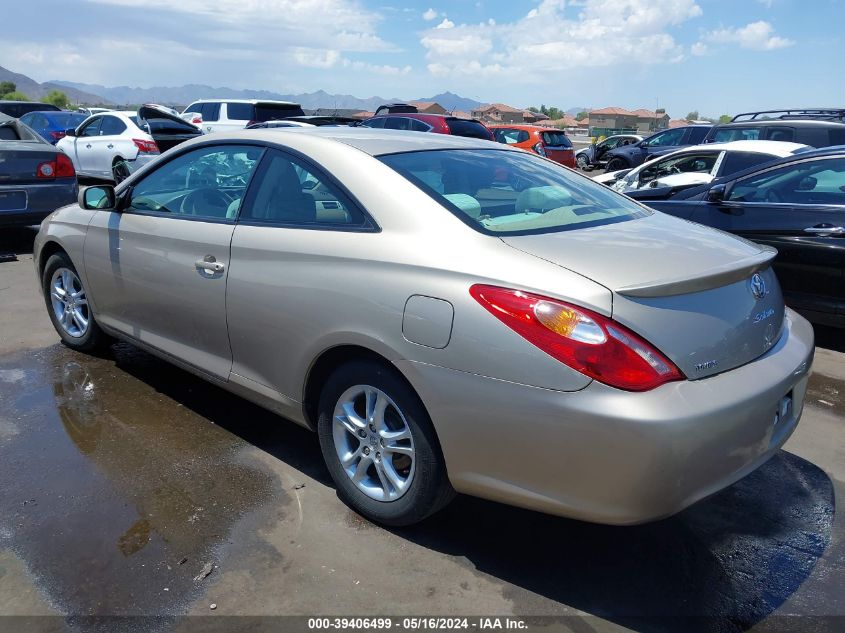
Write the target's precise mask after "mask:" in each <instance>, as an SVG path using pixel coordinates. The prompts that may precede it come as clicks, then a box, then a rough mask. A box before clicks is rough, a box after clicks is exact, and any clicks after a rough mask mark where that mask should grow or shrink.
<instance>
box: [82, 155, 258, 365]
mask: <svg viewBox="0 0 845 633" xmlns="http://www.w3.org/2000/svg"><path fill="white" fill-rule="evenodd" d="M263 151H264V150H263V148H261V147H259V146H254V145H205V146H202V147H198V148H195V149H192V150H189V151H187V152H183V153H182V154H179V155H178V156H175V157H173V158H172V159H170V160H168V161H167V162H165V163H163V164H161V165H159V166H158V168H157V169H155V170H154V171H152V172H150V173H149V174H147V175H146V176H144V177H143V178H142V179H141V180H139V181H136V182H133V183H132V186H131V187H129V188H122V189H121V190H120V191H119V194H118V195H119V198H120V204H119V209H120V210H117V211H101V212H97V213H96V214H95V215H94V217H93V219H92V221H91V224H90V225H89V228H88V234H87V237H86V239H85V246H84V261H85V272H86V275H87V278H88V284H89V287H90V293H89V294H90V296H91V297H93V299H94V305H95V309H96V314H97V318H98V319H99V320H100V322H101V323H102V324H103V325H104V326H106V327H111V328H114V329H115V330H118V331H119V332H122V333H124V334H126V335H128V336H131V337H132V338H134V339H135V340H137V341H139V342H140V343H142V344H146V345H148V346H151V347H153V348H155V349H157V350H160V351H162V352H164V353H166V354H168V355H170V356H172V357H173V358H175V359H178V360H181V361H182V362H184V363H185V364H187V365H189V366H191V367H193V368H197V369H198V370H200V371H201V372H203V373H205V374H207V375H211V376H215V377H217V378H221V379H226V378H227V377H228V374H229V370H230V368H231V361H232V358H231V350H230V347H229V337H228V332H227V327H226V281H227V277H228V274H229V246H230V242H231V239H232V231H233V229H234V226H235V219H236V215H237V211H238V209H239V207H240V204H241V201H242V200H243V197H244V194H245V190H246V186H247V183H248V182H249V179H250V177H251V175H252V172H253V170H254V169H255V167H256V166H257V164H258V160H259V158H260V156H261V154H262V152H263Z"/></svg>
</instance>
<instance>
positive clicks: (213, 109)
mask: <svg viewBox="0 0 845 633" xmlns="http://www.w3.org/2000/svg"><path fill="white" fill-rule="evenodd" d="M200 114H202V121H203V123H206V122H208V121H219V120H220V104H219V103H203V104H202V105H200Z"/></svg>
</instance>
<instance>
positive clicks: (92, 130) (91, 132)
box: [79, 117, 103, 136]
mask: <svg viewBox="0 0 845 633" xmlns="http://www.w3.org/2000/svg"><path fill="white" fill-rule="evenodd" d="M102 122H103V118H102V117H97V118H96V119H94V120H93V121H91V122H90V123H88V124H87V125H86V126H85V127H84V128H82V129H81V130H79V136H99V135H100V124H101V123H102Z"/></svg>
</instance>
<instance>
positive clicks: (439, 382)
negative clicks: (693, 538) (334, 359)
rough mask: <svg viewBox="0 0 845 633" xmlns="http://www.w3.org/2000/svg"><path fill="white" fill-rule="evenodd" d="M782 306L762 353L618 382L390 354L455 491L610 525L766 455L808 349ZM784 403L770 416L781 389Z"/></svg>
mask: <svg viewBox="0 0 845 633" xmlns="http://www.w3.org/2000/svg"><path fill="white" fill-rule="evenodd" d="M813 345H814V341H813V331H812V328H811V327H810V325H809V323H808V322H807V321H806V320H805V319H803V318H802V317H800V316H799V315H797V314H796V313H794V312H792V311H788V317H787V327H786V328H785V330H784V334H783V336H782V338H781V340H780V341H779V342H778V343H777V344H776V345H775V346H774V347H773V348H772V349H771V350H769V352H767V353H766V354H765V355H764V356H762V357H760V358H758V359H756V360H755V361H753V362H751V363H749V364H747V365H745V366H742V367H739V368H737V369H734V370H732V371H728V372H725V373H723V374H719V375H717V376H712V377H710V378H706V379H702V380H696V381H683V382H676V383H670V384H666V385H663V386H662V387H659V388H657V389H655V390H653V391H649V392H645V393H628V392H624V391H620V390H617V389H613V388H611V387H608V386H606V385H603V384H601V383H598V382H593V383H591V384H590V385H589V386H588V387H587V388H585V389H583V390H581V391H579V392H574V393H561V392H557V391H551V390H546V389H538V388H534V387H529V386H525V385H519V384H515V383H510V382H505V381H501V380H494V379H491V378H485V377H482V376H478V375H475V374H468V373H464V372H458V371H453V370H449V369H445V368H442V367H436V366H432V365H424V364H421V363H415V362H412V361H401V362H399V363H397V366H399V368H400V369H401V370H402V371H403V372H404V373H405V375H406V376H407V377H408V379H409V380H410V381H411V383H412V384H413V385H414V387H415V388H417V390H418V393H419V394H420V396H421V397H422V399H423V402H424V403H425V404H426V407H427V408H428V411H429V413H430V415H431V418H432V421H433V422H434V425H435V428H436V430H437V433H438V436H439V438H440V442H441V445H442V448H443V454H444V457H445V459H446V465H447V468H448V471H449V478H450V480H451V481H452V484H453V485H454V486H455V488H456V489H457V490H458V491H459V492H464V493H467V494H472V495H476V496H479V497H484V498H487V499H491V500H494V501H500V502H503V503H507V504H511V505H516V506H521V507H526V508H530V509H535V510H540V511H543V512H549V513H552V514H559V515H563V516H569V517H573V518H578V519H583V520H587V521H594V522H598V523H610V524H620V525H624V524H636V523H643V522H647V521H651V520H655V519H659V518H662V517H665V516H669V515H671V514H674V513H676V512H679V511H680V510H682V509H684V508H685V507H687V506H689V505H691V504H693V503H695V502H696V501H698V500H700V499H702V498H704V497H706V496H708V495H710V494H713V493H715V492H717V491H719V490H721V489H722V488H724V487H726V486H729V485H731V484H732V483H734V482H736V481H737V480H739V479H741V478H742V477H744V476H745V475H747V474H748V473H749V472H751V471H752V470H754V469H755V468H757V467H758V466H760V465H761V464H763V463H764V462H765V461H766V460H768V459H769V458H770V457H771V456H772V455H773V454H774V453H775V452H776V451H777V450H778V449H779V448H780V447H781V446H782V445H783V443H784V442H786V440H787V439H788V438H789V436H790V435H791V434H792V431H793V430H794V429H795V426H796V425H797V423H798V420H799V418H800V416H801V413H802V409H803V404H804V394H805V392H806V388H807V377H808V373H809V370H810V365H811V363H812V359H813V352H814V347H813ZM787 394H790V395H791V397H792V408H791V411H790V412H789V413H788V414H787V416H786V417H785V418H783V419H780V420H779V421H778V422H777V423H776V424H775V422H774V415H775V412H776V411H777V410H778V406H779V404H780V403H781V402H782V401H783V398H784V397H785V396H786V395H787Z"/></svg>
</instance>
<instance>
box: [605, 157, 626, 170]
mask: <svg viewBox="0 0 845 633" xmlns="http://www.w3.org/2000/svg"><path fill="white" fill-rule="evenodd" d="M621 169H628V163H626V162H625V159H624V158H611V159H610V160H609V161H607V167H606V168H605V173H607V172H611V171H619V170H621Z"/></svg>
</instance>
